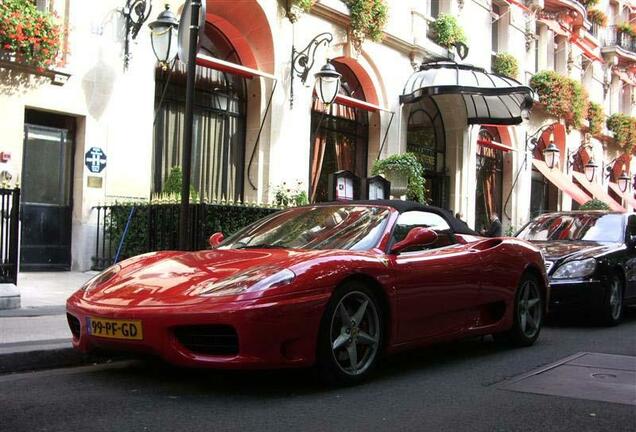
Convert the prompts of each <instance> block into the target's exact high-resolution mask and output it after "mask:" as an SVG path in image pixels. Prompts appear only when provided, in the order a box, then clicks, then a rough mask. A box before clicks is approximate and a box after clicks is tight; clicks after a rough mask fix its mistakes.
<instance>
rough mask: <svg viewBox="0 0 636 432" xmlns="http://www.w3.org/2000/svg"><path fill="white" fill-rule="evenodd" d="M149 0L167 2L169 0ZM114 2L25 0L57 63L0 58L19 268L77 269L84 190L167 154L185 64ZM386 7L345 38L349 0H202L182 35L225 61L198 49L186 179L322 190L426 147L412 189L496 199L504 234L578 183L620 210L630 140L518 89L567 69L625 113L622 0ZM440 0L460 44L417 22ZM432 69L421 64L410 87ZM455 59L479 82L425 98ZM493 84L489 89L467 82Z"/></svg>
mask: <svg viewBox="0 0 636 432" xmlns="http://www.w3.org/2000/svg"><path fill="white" fill-rule="evenodd" d="M147 3H150V2H147ZM167 3H169V4H170V6H171V9H172V10H173V11H175V13H176V14H177V16H178V14H179V11H180V10H181V8H182V7H183V1H168V2H167ZM125 4H126V2H125V1H124V0H118V1H115V0H106V1H100V2H85V1H75V0H71V1H58V0H48V1H40V0H38V2H37V5H38V7H39V8H42V9H43V10H48V11H55V12H56V13H57V15H59V17H60V18H59V19H60V22H61V23H62V24H63V26H64V28H65V30H66V34H65V36H64V37H63V44H62V45H63V48H64V52H63V53H62V55H61V57H60V64H58V65H57V66H55V67H53V68H51V70H47V71H44V72H43V71H42V70H37V69H35V68H29V67H23V66H21V65H19V64H18V63H19V62H18V61H16V60H14V59H7V58H6V57H5V58H4V59H3V60H2V61H1V62H0V89H1V90H0V114H1V115H0V119H1V120H0V131H1V132H2V135H1V136H2V141H1V144H0V146H1V147H0V152H3V153H5V154H7V155H10V157H9V159H8V160H6V161H5V162H3V163H2V166H1V167H0V171H5V172H6V175H5V180H6V183H9V184H17V185H19V186H20V187H21V189H22V197H23V199H22V202H23V217H22V235H21V238H22V245H21V255H22V268H23V269H29V268H39V269H41V268H51V269H54V268H57V269H76V270H86V269H89V268H90V267H91V256H92V255H93V251H94V249H95V241H96V239H95V220H96V214H95V210H94V208H93V207H94V206H96V205H98V204H102V203H113V202H117V201H131V200H132V201H148V200H149V199H150V198H151V196H152V195H153V193H159V192H161V191H162V190H163V189H164V186H165V182H166V180H167V179H168V176H169V173H170V171H171V169H172V168H173V167H175V166H179V165H180V164H181V147H182V131H183V127H184V125H183V120H184V111H185V96H184V95H185V74H184V70H185V69H184V66H183V65H182V64H180V63H178V62H177V63H176V64H175V65H174V66H172V65H171V66H169V67H168V68H163V67H161V66H160V65H158V64H157V61H156V58H155V56H154V54H153V49H152V46H151V38H150V29H149V28H148V26H147V23H148V22H151V21H153V20H154V19H155V18H156V16H157V14H158V13H159V12H161V10H162V9H163V8H162V6H163V5H162V4H159V2H156V1H155V2H152V6H153V8H152V11H151V13H150V16H149V18H148V20H147V22H146V24H145V25H143V26H142V27H141V28H140V30H139V33H138V35H137V36H136V38H134V39H132V37H130V36H129V37H128V38H127V37H126V31H125V29H126V17H125V15H124V14H123V13H122V7H123V6H125ZM387 5H388V22H387V24H386V26H385V27H384V37H383V39H382V41H380V42H373V41H371V40H369V39H367V40H365V41H364V42H363V43H362V44H361V45H360V46H358V45H357V44H356V43H354V41H353V40H352V38H351V32H350V31H349V29H350V11H349V7H348V6H347V5H346V4H345V2H342V1H339V0H318V1H316V2H315V3H314V5H313V7H312V9H311V10H310V11H309V12H307V13H301V14H299V15H298V16H296V15H293V14H291V13H290V10H289V4H288V2H286V1H276V0H250V1H240V2H236V1H220V0H219V1H217V0H214V1H211V0H210V1H208V2H207V3H206V6H207V8H206V9H207V15H206V24H205V27H204V28H203V29H202V35H201V47H200V49H199V52H200V53H201V54H203V55H205V56H208V57H211V58H212V59H219V60H221V61H222V62H229V63H232V64H236V65H240V66H241V67H242V70H241V71H238V72H237V70H234V69H233V68H232V67H229V68H228V67H226V66H223V64H225V63H222V64H221V66H219V63H214V61H212V63H214V64H212V66H211V67H205V66H203V65H201V66H198V67H197V84H196V90H197V91H196V98H195V121H194V146H193V160H192V167H193V168H192V169H193V172H192V183H193V187H194V189H195V190H196V193H197V194H198V196H200V197H202V198H204V199H207V200H214V199H216V200H221V199H223V200H228V201H250V202H259V203H268V202H272V200H273V194H274V191H275V190H276V188H277V187H279V186H280V185H282V184H283V182H285V184H290V183H292V184H299V187H300V188H301V189H303V190H305V191H306V193H307V195H308V197H309V199H310V201H312V202H319V201H324V200H326V199H327V195H328V193H327V188H328V180H327V177H328V175H329V174H331V173H333V172H335V171H339V170H348V171H351V172H353V173H354V174H356V175H357V176H359V177H367V176H369V175H370V172H371V168H372V166H373V163H374V161H376V160H377V159H382V158H385V157H387V156H389V155H392V154H400V153H404V152H406V151H410V152H413V153H415V154H416V156H417V157H418V159H419V160H420V161H421V162H422V163H423V165H424V170H425V178H426V185H427V186H426V188H427V197H428V198H427V199H428V200H429V202H431V203H432V204H434V205H439V206H442V207H445V208H448V209H449V210H452V211H453V212H458V213H461V214H462V215H463V216H464V218H465V220H466V221H467V223H468V224H469V226H471V227H474V228H475V229H477V230H480V229H482V228H485V227H486V226H487V224H488V223H489V219H490V217H491V216H492V215H493V214H495V213H496V214H498V215H499V217H500V218H501V220H502V222H503V224H504V227H505V230H507V231H509V232H510V231H512V230H514V229H516V228H520V227H521V226H522V225H523V224H524V223H525V222H527V221H528V220H529V218H530V217H531V216H533V215H535V214H538V213H540V212H544V211H549V210H568V209H572V208H577V207H578V205H580V204H582V203H584V202H585V201H587V200H588V199H591V198H592V197H596V198H599V199H601V200H604V201H607V202H610V203H611V204H612V206H613V208H625V209H629V210H632V209H633V203H634V202H635V201H634V191H633V189H632V188H631V186H630V188H629V189H628V191H627V192H625V193H623V192H622V191H616V188H615V187H614V184H616V183H617V181H618V177H619V176H620V175H621V174H622V173H623V171H625V172H626V173H627V174H629V175H630V176H632V175H633V174H634V173H636V165H635V163H634V161H633V160H632V158H631V147H629V145H627V146H626V145H625V143H621V142H618V141H619V140H618V139H616V137H615V136H614V134H613V133H612V132H610V131H609V130H607V128H606V127H605V126H603V127H602V130H601V131H600V132H599V131H596V132H594V133H590V124H589V122H588V121H587V120H586V119H584V120H583V121H582V122H581V124H579V125H575V126H573V125H572V124H571V122H570V121H569V120H570V119H568V118H559V117H556V116H554V114H553V113H551V111H550V109H549V107H547V106H546V105H545V104H544V103H542V102H540V99H539V98H538V97H536V100H537V101H536V102H535V104H534V106H533V108H532V110H531V111H530V114H529V117H528V116H527V115H525V113H523V112H522V108H523V103H524V100H525V99H524V97H523V92H524V91H525V90H524V88H527V87H526V86H528V85H529V83H530V82H531V79H532V77H533V76H535V75H536V74H537V73H538V72H541V71H545V70H551V71H556V72H558V73H559V74H560V75H561V76H564V77H569V78H572V79H573V80H575V81H576V82H579V83H581V84H582V86H583V88H584V89H585V91H586V93H587V94H588V96H589V99H590V100H591V101H594V102H596V103H598V104H599V105H601V106H602V107H603V111H604V114H605V116H609V115H612V114H615V113H623V114H625V115H628V116H635V115H636V104H635V98H636V91H635V90H634V89H635V87H636V37H633V36H630V34H628V32H627V29H626V27H624V26H623V27H621V25H622V24H624V23H628V24H629V23H632V24H633V23H634V22H636V4H634V3H633V1H632V0H627V1H614V0H600V2H599V3H598V4H597V5H596V6H594V8H595V9H597V10H600V11H603V12H604V15H605V16H606V19H607V23H606V25H605V26H599V25H598V24H593V23H592V22H591V21H590V19H589V18H588V11H589V10H590V9H592V7H591V6H588V7H586V6H584V5H583V4H581V3H579V2H578V1H577V0H532V1H526V2H524V1H522V0H508V1H503V0H502V1H490V0H421V1H420V0H417V1H416V0H406V1H387ZM445 14H449V15H452V16H454V17H456V19H457V21H458V23H459V25H460V26H461V27H462V28H463V31H464V32H465V34H466V39H467V42H466V46H467V47H468V52H467V56H466V57H465V58H463V59H462V58H461V56H460V55H459V54H464V53H463V52H461V47H460V48H459V49H458V48H456V47H451V48H444V47H442V46H440V45H438V44H437V43H436V42H435V37H434V34H433V31H432V27H433V23H434V22H435V20H436V19H437V18H438V17H440V16H443V15H445ZM621 29H623V30H624V31H623V30H621ZM323 33H328V34H329V35H330V38H331V41H330V43H328V44H327V43H321V44H318V45H317V46H315V47H311V48H315V56H313V57H314V58H315V64H314V66H313V68H312V69H311V70H310V71H309V73H308V74H307V77H306V80H303V79H302V78H303V77H301V76H299V75H298V74H295V75H294V77H293V78H292V74H294V72H293V70H292V68H293V54H292V53H295V52H300V51H302V50H303V48H305V47H306V46H307V45H308V44H310V41H311V40H312V39H313V38H314V37H315V36H320V35H321V34H323ZM127 39H128V43H126V40H127ZM319 40H320V39H319ZM126 45H128V53H129V56H128V62H127V63H128V64H127V67H126V68H125V67H124V57H125V52H126ZM500 53H509V54H510V55H511V56H512V57H513V58H514V59H515V60H516V63H517V65H518V73H517V76H514V77H512V78H514V79H515V80H516V81H512V80H510V79H504V78H501V77H500V78H497V77H498V75H496V74H490V72H492V67H493V63H494V62H495V59H496V58H497V54H500ZM326 59H330V60H331V62H332V64H333V65H334V67H335V68H336V70H337V71H338V72H339V73H340V74H341V75H342V86H341V91H340V95H339V97H338V99H337V100H336V103H334V104H332V105H331V106H329V107H325V106H322V104H321V103H320V101H319V100H318V99H317V98H316V96H315V93H314V77H313V74H314V73H315V72H317V71H318V70H319V68H320V67H321V65H322V64H324V62H325V60H326ZM443 59H446V60H450V61H441V60H443ZM456 65H460V66H461V67H457V66H456ZM469 65H470V66H469ZM208 66H210V65H208ZM433 70H435V71H436V72H439V75H437V77H438V78H435V79H436V80H438V81H435V82H429V83H428V84H426V85H427V86H428V87H426V88H424V87H422V86H423V85H424V84H422V83H424V82H425V79H429V78H430V76H432V72H431V71H433ZM460 70H462V71H465V72H467V73H470V74H471V75H473V76H477V74H483V82H482V81H478V83H477V84H475V87H476V88H477V89H478V90H475V91H476V92H477V93H470V92H467V90H466V89H467V88H468V87H469V86H468V84H465V83H462V85H460V86H459V87H462V88H461V89H460V90H458V91H456V92H454V93H453V92H451V93H449V94H444V95H435V96H433V93H434V92H433V91H432V90H431V88H438V87H435V86H439V80H444V79H446V78H448V76H449V74H451V73H456V74H457V77H459V75H460V72H459V71H460ZM418 73H419V74H420V75H419V77H420V78H421V80H419V81H415V78H417V77H418V75H417V74H418ZM462 73H463V72H462ZM425 76H426V77H429V78H425ZM414 77H415V78H414ZM493 77H494V78H493ZM418 79H419V78H418ZM487 81H488V82H487ZM495 81H496V82H495ZM415 83H417V85H419V86H420V87H417V86H416V87H413V85H416V84H415ZM436 83H437V84H436ZM409 85H411V87H409ZM493 86H494V87H496V88H497V90H495V93H496V94H498V95H500V96H501V97H495V96H496V95H495V96H492V95H491V96H488V95H486V96H484V93H482V92H481V90H480V89H481V88H482V87H483V88H485V87H493ZM500 87H502V88H504V89H501V88H500ZM515 89H516V90H515ZM425 90H426V91H425ZM418 92H419V93H418ZM515 92H516V93H515ZM413 94H417V95H419V96H418V97H415V96H413V97H411V96H412V95H413ZM493 94H494V93H493ZM410 95H411V96H410ZM426 95H428V96H426ZM480 98H481V99H480ZM506 98H508V99H509V100H508V99H506ZM495 99H497V100H495ZM469 102H470V104H472V105H470V104H469ZM526 102H527V101H526ZM480 104H483V106H481V105H480ZM497 104H499V105H497ZM484 110H485V111H484ZM515 110H516V111H515ZM482 111H484V112H486V113H487V114H483V113H482V114H480V112H482ZM499 111H501V112H499ZM522 117H523V118H522ZM586 117H587V115H586ZM603 123H605V122H603ZM533 138H535V139H533ZM632 139H633V138H632ZM550 143H554V144H555V145H556V147H557V148H558V149H559V151H560V152H559V162H560V163H559V164H557V165H556V166H553V167H551V168H550V167H548V166H547V164H546V163H545V161H544V154H543V152H542V150H543V149H545V148H546V147H547V146H548V145H549V144H550ZM591 160H593V161H594V162H595V164H596V165H597V166H598V169H597V170H596V174H595V176H594V178H592V181H591V182H590V181H588V180H587V179H586V178H585V175H584V174H585V166H586V165H590V161H591ZM606 168H607V169H606ZM630 183H632V182H631V181H630Z"/></svg>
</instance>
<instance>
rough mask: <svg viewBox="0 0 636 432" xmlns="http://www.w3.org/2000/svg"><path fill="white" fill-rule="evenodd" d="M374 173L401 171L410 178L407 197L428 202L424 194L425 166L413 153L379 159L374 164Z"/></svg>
mask: <svg viewBox="0 0 636 432" xmlns="http://www.w3.org/2000/svg"><path fill="white" fill-rule="evenodd" d="M371 171H372V174H373V175H378V174H386V173H387V172H399V173H401V174H403V175H405V176H406V177H407V178H408V187H407V192H406V197H407V198H408V199H410V200H413V201H419V202H426V197H425V196H424V186H425V184H424V168H422V164H420V163H419V162H418V160H417V157H416V156H415V155H414V154H413V153H403V154H399V155H391V156H389V157H388V158H386V159H382V160H377V161H375V163H374V164H373V168H372V170H371Z"/></svg>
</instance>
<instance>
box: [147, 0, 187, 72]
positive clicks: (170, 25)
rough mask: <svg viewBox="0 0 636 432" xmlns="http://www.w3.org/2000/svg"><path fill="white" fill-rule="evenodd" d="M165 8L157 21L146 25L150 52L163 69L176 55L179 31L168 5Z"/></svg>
mask: <svg viewBox="0 0 636 432" xmlns="http://www.w3.org/2000/svg"><path fill="white" fill-rule="evenodd" d="M165 7H166V8H165V10H164V11H163V12H161V13H160V14H159V16H157V19H156V20H155V21H153V22H151V23H150V24H148V27H150V42H151V44H152V51H153V52H154V53H155V57H157V60H158V61H159V63H160V64H161V66H162V67H163V68H164V69H166V67H167V66H168V65H169V64H170V63H171V62H172V60H173V59H174V58H175V57H176V55H177V46H178V43H177V35H178V30H179V20H178V19H177V17H176V16H175V14H173V13H172V11H171V10H170V5H169V4H167V3H166V6H165Z"/></svg>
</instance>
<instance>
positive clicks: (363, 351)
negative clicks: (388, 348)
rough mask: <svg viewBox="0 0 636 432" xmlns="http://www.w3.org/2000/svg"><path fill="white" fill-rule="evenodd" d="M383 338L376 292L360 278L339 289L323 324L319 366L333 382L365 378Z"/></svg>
mask: <svg viewBox="0 0 636 432" xmlns="http://www.w3.org/2000/svg"><path fill="white" fill-rule="evenodd" d="M383 342H384V317H383V314H382V309H381V308H380V303H379V302H378V300H377V298H376V295H375V294H374V293H373V291H371V290H370V289H368V288H367V287H366V286H365V285H364V284H362V283H360V282H349V283H346V284H345V285H343V286H341V287H340V288H339V289H337V290H336V292H335V293H334V295H333V296H332V298H331V300H330V301H329V304H328V305H327V308H326V310H325V313H324V315H323V317H322V321H321V325H320V335H319V338H318V368H319V371H320V374H321V377H322V378H323V380H325V381H327V382H328V383H331V384H340V385H352V384H357V383H360V382H362V381H364V380H365V379H366V378H367V377H368V376H369V375H370V374H371V373H372V371H373V369H374V368H375V366H376V364H377V362H378V359H379V357H380V354H381V351H382V346H383Z"/></svg>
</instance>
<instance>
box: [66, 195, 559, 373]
mask: <svg viewBox="0 0 636 432" xmlns="http://www.w3.org/2000/svg"><path fill="white" fill-rule="evenodd" d="M210 243H211V244H212V249H210V250H204V251H199V252H176V251H165V252H152V253H148V254H145V255H140V256H137V257H134V258H130V259H128V260H125V261H122V262H121V263H118V264H115V265H114V266H112V267H110V268H108V269H107V270H105V271H104V272H102V273H101V274H99V275H98V276H96V277H94V278H93V279H91V280H90V281H88V282H87V283H86V284H85V285H84V286H83V287H82V288H81V289H80V290H78V291H77V292H76V293H75V294H73V295H72V296H71V297H70V298H69V300H68V302H67V312H68V322H69V325H70V328H71V331H72V333H73V345H74V346H75V347H76V348H78V349H80V350H82V351H91V350H93V349H106V350H109V349H112V350H118V351H121V350H124V351H140V352H148V353H152V354H156V355H159V356H161V357H162V358H164V359H165V360H167V361H169V362H172V363H175V364H178V365H185V366H207V367H218V368H278V367H291V366H309V365H313V364H317V365H318V367H319V369H320V370H321V372H322V373H323V374H324V376H325V377H326V378H329V379H331V380H332V381H339V382H344V383H355V382H357V381H360V380H362V379H364V378H365V377H367V376H368V375H369V373H370V372H371V371H372V370H373V368H374V366H375V365H376V363H377V361H378V359H379V358H380V356H381V355H383V354H386V353H391V352H395V351H397V350H402V349H406V348H410V347H414V346H421V345H424V344H429V343H432V342H437V341H442V340H449V339H454V338H458V337H462V336H467V335H484V334H493V335H494V336H495V337H496V338H498V339H502V340H507V341H509V342H511V343H514V344H516V345H521V346H528V345H531V344H532V343H534V341H535V340H536V339H537V337H538V335H539V332H540V330H541V325H542V323H543V317H544V313H545V305H546V304H547V298H548V295H549V292H548V284H547V279H546V274H545V266H544V263H543V258H542V255H541V252H540V251H539V249H537V248H536V247H534V246H532V245H531V244H529V243H526V242H525V241H523V240H518V239H514V238H483V237H479V236H476V235H475V233H474V232H472V231H471V230H470V229H468V227H467V226H466V225H465V224H464V223H463V222H460V221H458V220H457V219H455V218H453V217H452V216H451V215H450V214H449V213H448V212H446V211H444V210H441V209H439V208H435V207H428V206H423V205H421V204H418V203H413V202H408V201H368V202H351V203H328V204H320V205H311V206H306V207H298V208H292V209H289V210H285V211H281V212H278V213H275V214H273V215H271V216H269V217H267V218H265V219H262V220H260V221H258V222H256V223H254V224H252V225H250V226H248V227H246V228H244V229H243V230H241V231H239V232H237V233H236V234H234V235H232V236H231V237H229V238H227V239H226V240H224V241H223V240H222V235H221V234H219V233H217V234H215V235H213V236H212V237H211V238H210Z"/></svg>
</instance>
